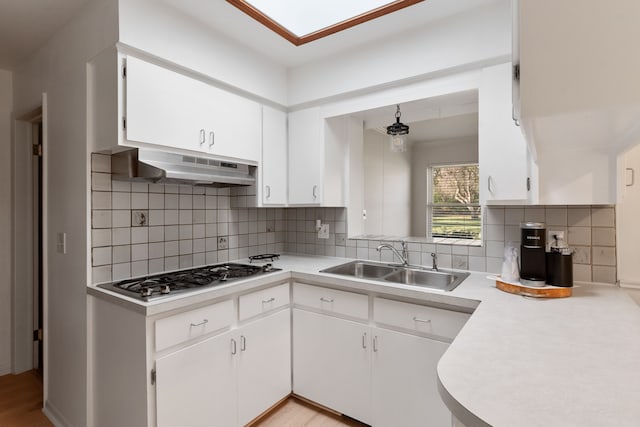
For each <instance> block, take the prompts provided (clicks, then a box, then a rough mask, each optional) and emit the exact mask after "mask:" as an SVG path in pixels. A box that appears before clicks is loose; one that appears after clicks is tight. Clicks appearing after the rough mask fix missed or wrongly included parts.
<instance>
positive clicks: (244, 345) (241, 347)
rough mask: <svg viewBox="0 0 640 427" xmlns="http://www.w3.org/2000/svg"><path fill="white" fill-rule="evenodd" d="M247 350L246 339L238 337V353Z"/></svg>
mask: <svg viewBox="0 0 640 427" xmlns="http://www.w3.org/2000/svg"><path fill="white" fill-rule="evenodd" d="M246 349H247V339H246V338H245V337H244V335H240V351H245V350H246Z"/></svg>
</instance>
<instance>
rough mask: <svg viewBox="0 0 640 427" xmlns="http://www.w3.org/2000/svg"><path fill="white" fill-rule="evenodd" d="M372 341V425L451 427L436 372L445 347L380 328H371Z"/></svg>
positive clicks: (429, 340)
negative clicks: (372, 329)
mask: <svg viewBox="0 0 640 427" xmlns="http://www.w3.org/2000/svg"><path fill="white" fill-rule="evenodd" d="M373 340H374V345H373V348H372V349H373V370H372V372H373V387H372V391H373V396H372V405H373V425H374V426H377V427H393V426H403V427H411V426H416V427H417V426H429V427H446V426H449V425H451V412H449V409H448V408H447V407H446V406H445V404H444V403H443V402H442V399H441V398H440V395H439V393H438V378H437V371H436V366H437V364H438V360H440V357H442V355H443V354H444V352H445V351H446V350H447V347H448V344H446V343H443V342H440V341H436V340H432V339H429V338H423V337H418V336H414V335H409V334H403V333H400V332H395V331H388V330H384V329H380V328H374V336H373Z"/></svg>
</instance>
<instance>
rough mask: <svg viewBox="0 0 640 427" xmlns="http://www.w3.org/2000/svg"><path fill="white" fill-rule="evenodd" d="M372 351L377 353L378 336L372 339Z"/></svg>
mask: <svg viewBox="0 0 640 427" xmlns="http://www.w3.org/2000/svg"><path fill="white" fill-rule="evenodd" d="M373 351H375V352H376V353H377V352H378V336H377V335H376V336H375V337H373Z"/></svg>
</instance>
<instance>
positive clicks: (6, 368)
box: [0, 363, 12, 377]
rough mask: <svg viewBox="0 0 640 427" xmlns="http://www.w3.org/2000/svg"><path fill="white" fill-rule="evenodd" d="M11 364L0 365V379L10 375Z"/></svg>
mask: <svg viewBox="0 0 640 427" xmlns="http://www.w3.org/2000/svg"><path fill="white" fill-rule="evenodd" d="M11 373H12V372H11V364H10V363H7V364H5V365H0V377H1V376H3V375H8V374H11Z"/></svg>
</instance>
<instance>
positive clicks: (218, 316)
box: [155, 300, 235, 351]
mask: <svg viewBox="0 0 640 427" xmlns="http://www.w3.org/2000/svg"><path fill="white" fill-rule="evenodd" d="M234 315H235V312H234V309H233V301H232V300H227V301H223V302H219V303H217V304H212V305H210V306H207V307H202V308H199V309H196V310H190V311H187V312H185V313H180V314H176V315H173V316H170V317H165V318H163V319H159V320H157V321H156V323H155V327H156V351H160V350H164V349H165V348H168V347H171V346H173V345H176V344H180V343H183V342H186V341H188V340H191V339H195V338H197V337H199V336H204V335H206V334H209V333H212V332H214V331H217V330H220V329H223V328H226V327H228V326H230V325H231V323H233V318H234Z"/></svg>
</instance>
